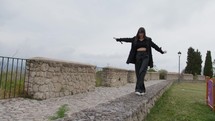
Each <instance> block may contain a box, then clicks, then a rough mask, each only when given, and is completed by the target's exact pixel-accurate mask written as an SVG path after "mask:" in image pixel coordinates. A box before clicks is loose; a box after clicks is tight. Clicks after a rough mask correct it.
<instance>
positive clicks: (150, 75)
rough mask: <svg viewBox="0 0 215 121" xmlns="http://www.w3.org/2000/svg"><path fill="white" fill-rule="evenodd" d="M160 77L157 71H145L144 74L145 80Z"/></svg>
mask: <svg viewBox="0 0 215 121" xmlns="http://www.w3.org/2000/svg"><path fill="white" fill-rule="evenodd" d="M159 79H160V73H158V72H147V73H146V76H145V80H147V81H148V80H159Z"/></svg>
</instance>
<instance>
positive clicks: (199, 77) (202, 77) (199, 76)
mask: <svg viewBox="0 0 215 121" xmlns="http://www.w3.org/2000/svg"><path fill="white" fill-rule="evenodd" d="M196 80H197V81H205V76H204V75H197V76H196Z"/></svg>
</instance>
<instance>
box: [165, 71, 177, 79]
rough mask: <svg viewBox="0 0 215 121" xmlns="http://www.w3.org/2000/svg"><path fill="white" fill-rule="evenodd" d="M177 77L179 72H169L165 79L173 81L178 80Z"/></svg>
mask: <svg viewBox="0 0 215 121" xmlns="http://www.w3.org/2000/svg"><path fill="white" fill-rule="evenodd" d="M178 78H179V74H178V73H173V72H169V73H167V75H166V80H172V81H175V80H178Z"/></svg>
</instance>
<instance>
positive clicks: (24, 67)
mask: <svg viewBox="0 0 215 121" xmlns="http://www.w3.org/2000/svg"><path fill="white" fill-rule="evenodd" d="M24 62H25V66H24V70H25V71H24V83H23V84H24V85H23V91H22V92H23V96H24V95H25V80H26V79H25V76H26V61H24Z"/></svg>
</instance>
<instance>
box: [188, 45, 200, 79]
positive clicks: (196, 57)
mask: <svg viewBox="0 0 215 121" xmlns="http://www.w3.org/2000/svg"><path fill="white" fill-rule="evenodd" d="M201 72H202V55H201V53H200V52H199V50H198V49H197V50H196V51H195V50H194V49H193V48H192V47H190V48H189V49H188V52H187V66H186V68H185V73H189V74H193V75H200V74H201Z"/></svg>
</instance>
